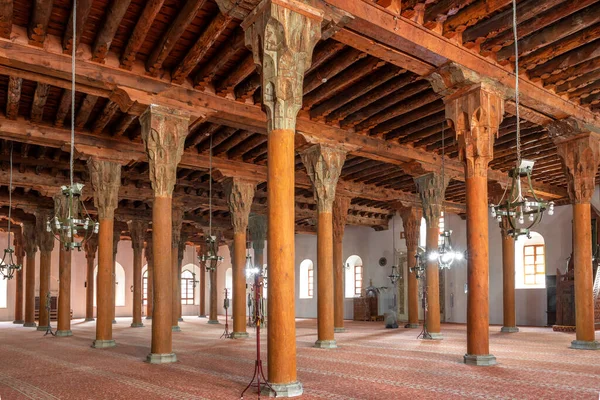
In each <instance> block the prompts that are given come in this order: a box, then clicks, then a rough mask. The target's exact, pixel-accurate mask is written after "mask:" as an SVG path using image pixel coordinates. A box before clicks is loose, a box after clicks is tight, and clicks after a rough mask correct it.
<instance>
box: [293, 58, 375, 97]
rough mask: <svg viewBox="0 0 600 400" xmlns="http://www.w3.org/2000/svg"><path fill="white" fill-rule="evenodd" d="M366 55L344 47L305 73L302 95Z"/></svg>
mask: <svg viewBox="0 0 600 400" xmlns="http://www.w3.org/2000/svg"><path fill="white" fill-rule="evenodd" d="M366 56H367V54H366V53H363V52H362V51H360V50H356V49H353V48H351V47H347V48H345V49H344V50H342V51H341V52H340V53H338V54H337V55H336V56H335V57H334V58H333V59H332V60H330V61H329V62H327V63H326V64H324V65H322V66H320V67H319V68H318V69H313V70H312V71H311V72H310V73H308V74H307V75H306V77H305V78H304V88H303V93H304V95H305V96H306V94H307V93H310V92H311V91H313V90H315V89H316V88H318V87H319V86H321V85H323V84H324V83H325V82H327V81H328V80H329V79H332V78H333V77H334V76H336V75H337V74H339V73H341V72H342V71H344V70H345V69H346V68H348V67H350V66H351V65H353V64H354V63H355V62H357V61H359V60H361V59H363V58H365V57H366Z"/></svg>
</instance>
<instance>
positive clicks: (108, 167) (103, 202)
mask: <svg viewBox="0 0 600 400" xmlns="http://www.w3.org/2000/svg"><path fill="white" fill-rule="evenodd" d="M87 164H88V169H89V171H90V181H91V183H92V190H93V192H94V206H95V207H96V208H97V209H98V217H99V218H101V219H113V218H114V217H115V210H116V208H117V206H118V203H119V188H120V187H121V165H120V164H117V163H114V162H111V161H101V160H96V159H93V158H90V159H88V163H87Z"/></svg>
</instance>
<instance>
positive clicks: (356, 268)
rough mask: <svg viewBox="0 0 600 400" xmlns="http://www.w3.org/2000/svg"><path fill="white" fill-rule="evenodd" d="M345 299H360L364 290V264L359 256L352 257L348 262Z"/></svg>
mask: <svg viewBox="0 0 600 400" xmlns="http://www.w3.org/2000/svg"><path fill="white" fill-rule="evenodd" d="M345 265H346V272H345V275H346V276H345V278H346V285H345V286H346V287H345V290H344V292H345V294H346V296H345V297H348V298H350V297H360V295H361V293H362V288H363V278H364V270H363V262H362V259H361V258H360V257H359V256H350V257H348V259H347V260H346V264H345Z"/></svg>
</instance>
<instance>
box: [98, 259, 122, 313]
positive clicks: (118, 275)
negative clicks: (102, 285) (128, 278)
mask: <svg viewBox="0 0 600 400" xmlns="http://www.w3.org/2000/svg"><path fill="white" fill-rule="evenodd" d="M94 293H98V266H96V268H94ZM96 297H97V295H96V296H94V307H96ZM124 306H125V270H124V269H123V267H122V266H121V264H119V263H115V307H124Z"/></svg>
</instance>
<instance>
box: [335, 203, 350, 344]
mask: <svg viewBox="0 0 600 400" xmlns="http://www.w3.org/2000/svg"><path fill="white" fill-rule="evenodd" d="M350 201H351V199H350V198H349V197H345V196H340V195H339V194H338V195H336V196H335V200H334V201H333V331H334V332H335V333H341V332H346V329H345V328H344V258H343V257H344V253H343V248H344V247H343V241H344V230H345V228H346V219H347V218H348V209H349V208H350Z"/></svg>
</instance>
